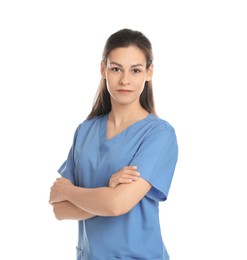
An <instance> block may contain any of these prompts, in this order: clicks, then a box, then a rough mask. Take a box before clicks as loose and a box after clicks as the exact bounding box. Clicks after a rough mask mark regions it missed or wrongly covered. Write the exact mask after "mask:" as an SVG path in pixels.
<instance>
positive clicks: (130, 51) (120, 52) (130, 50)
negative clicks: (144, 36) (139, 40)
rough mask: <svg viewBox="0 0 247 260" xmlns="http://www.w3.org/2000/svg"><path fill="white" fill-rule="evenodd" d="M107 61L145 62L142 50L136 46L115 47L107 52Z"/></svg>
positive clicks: (122, 62) (121, 62)
mask: <svg viewBox="0 0 247 260" xmlns="http://www.w3.org/2000/svg"><path fill="white" fill-rule="evenodd" d="M108 62H117V63H119V64H122V65H124V64H131V65H133V64H137V63H140V64H143V65H144V64H146V57H145V54H144V52H143V51H142V50H141V49H139V48H138V47H136V46H129V47H123V48H116V49H114V50H112V51H111V52H110V53H109V56H108Z"/></svg>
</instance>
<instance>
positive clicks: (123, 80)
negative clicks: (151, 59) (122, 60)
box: [120, 72, 129, 86]
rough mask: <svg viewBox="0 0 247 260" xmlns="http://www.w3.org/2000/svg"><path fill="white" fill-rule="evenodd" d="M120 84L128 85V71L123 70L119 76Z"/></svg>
mask: <svg viewBox="0 0 247 260" xmlns="http://www.w3.org/2000/svg"><path fill="white" fill-rule="evenodd" d="M120 85H122V86H126V85H129V77H128V73H126V72H124V73H123V74H122V77H121V78H120Z"/></svg>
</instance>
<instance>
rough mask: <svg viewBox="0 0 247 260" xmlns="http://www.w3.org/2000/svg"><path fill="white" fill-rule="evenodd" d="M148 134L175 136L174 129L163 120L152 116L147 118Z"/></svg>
mask: <svg viewBox="0 0 247 260" xmlns="http://www.w3.org/2000/svg"><path fill="white" fill-rule="evenodd" d="M147 122H148V124H149V129H150V134H154V133H157V134H161V135H163V134H166V135H167V134H168V135H169V134H172V135H175V128H174V127H173V125H171V124H170V123H169V122H168V121H166V120H165V119H162V118H160V117H158V116H156V115H154V114H150V115H149V117H148V118H147Z"/></svg>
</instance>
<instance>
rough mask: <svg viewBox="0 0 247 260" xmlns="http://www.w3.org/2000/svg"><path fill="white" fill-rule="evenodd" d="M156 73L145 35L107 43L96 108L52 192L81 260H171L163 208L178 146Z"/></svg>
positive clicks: (120, 35)
mask: <svg viewBox="0 0 247 260" xmlns="http://www.w3.org/2000/svg"><path fill="white" fill-rule="evenodd" d="M152 75H153V54H152V46H151V43H150V41H149V39H148V38H147V37H146V36H145V35H144V34H143V33H141V32H139V31H134V30H130V29H122V30H119V31H117V32H115V33H113V34H112V35H111V36H110V37H109V38H108V39H107V41H106V44H105V48H104V51H103V59H102V62H101V77H102V78H101V82H100V86H99V90H98V92H97V95H96V98H95V102H94V104H93V107H92V110H91V112H90V114H89V115H88V117H87V118H86V119H85V120H84V121H83V122H82V123H80V124H79V125H78V127H77V129H76V130H75V134H74V138H73V143H72V146H71V149H70V151H69V153H68V157H67V159H66V161H65V162H64V163H63V164H62V165H61V167H60V168H59V170H58V172H59V173H60V174H61V177H60V178H57V179H56V180H55V182H54V184H53V185H52V187H51V190H50V199H49V203H50V204H51V205H52V206H53V211H54V214H55V216H56V218H57V219H59V220H62V219H72V220H77V221H78V223H79V227H78V229H79V237H78V244H77V247H76V250H77V260H113V259H115V260H117V259H129V260H131V259H143V260H144V259H146V260H168V259H169V254H168V252H167V250H166V247H165V244H164V241H163V239H162V236H161V228H160V221H159V208H158V207H159V202H161V201H165V200H166V199H167V196H168V192H169V189H170V185H171V182H172V178H173V175H174V171H175V167H176V163H177V158H178V145H177V139H176V133H175V130H174V128H173V126H172V125H171V124H169V123H168V122H167V121H165V120H164V119H161V118H159V117H158V116H157V114H156V112H155V107H154V100H153V92H152Z"/></svg>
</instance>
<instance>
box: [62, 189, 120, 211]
mask: <svg viewBox="0 0 247 260" xmlns="http://www.w3.org/2000/svg"><path fill="white" fill-rule="evenodd" d="M113 193H114V189H112V188H108V187H101V188H95V189H86V188H81V187H76V186H73V187H72V186H71V187H67V189H66V190H65V193H64V196H65V198H66V199H67V200H68V201H70V202H71V203H73V204H74V205H76V206H77V207H78V208H81V209H82V210H84V211H87V212H90V214H92V215H100V216H114V215H115V214H116V213H115V212H114V209H115V207H114V196H113Z"/></svg>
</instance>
